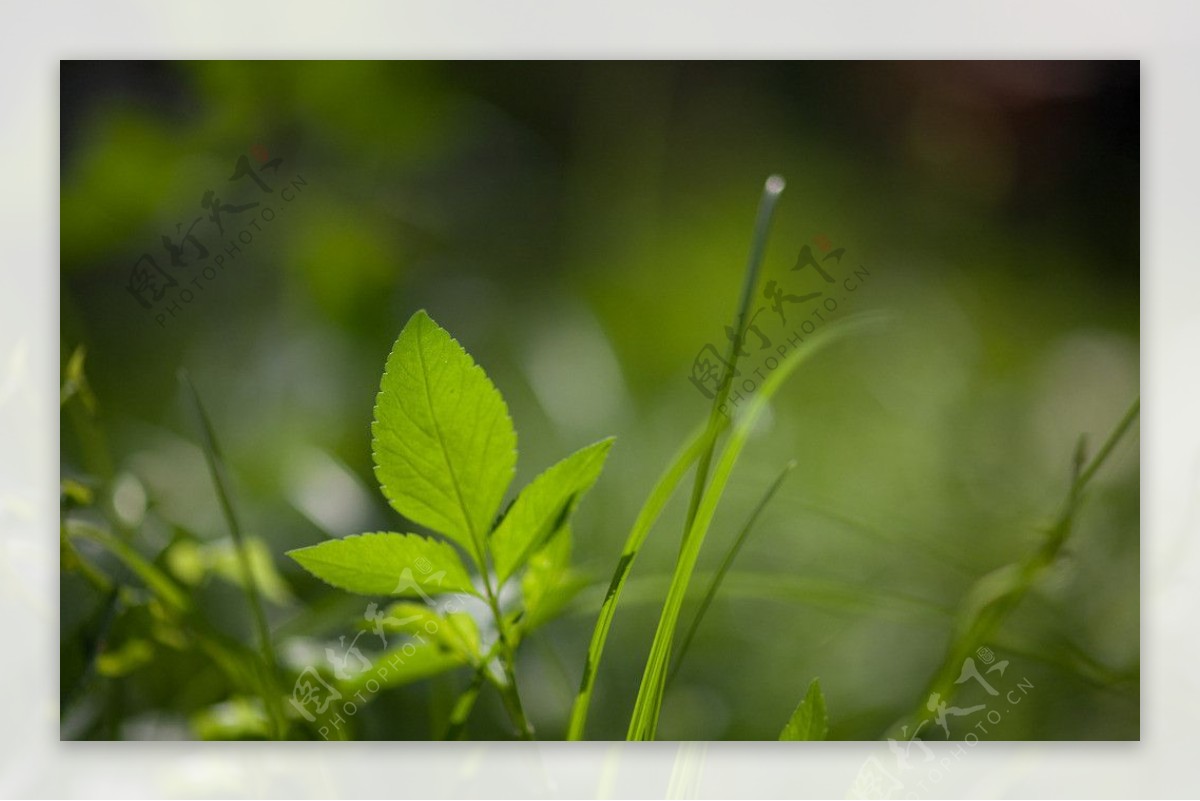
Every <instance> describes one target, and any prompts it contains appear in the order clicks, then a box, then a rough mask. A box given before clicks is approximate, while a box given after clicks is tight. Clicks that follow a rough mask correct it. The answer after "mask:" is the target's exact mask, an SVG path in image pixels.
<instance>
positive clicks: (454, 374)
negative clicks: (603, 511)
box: [288, 311, 612, 736]
mask: <svg viewBox="0 0 1200 801" xmlns="http://www.w3.org/2000/svg"><path fill="white" fill-rule="evenodd" d="M372 435H373V443H372V444H373V448H372V450H373V453H374V459H375V473H376V477H377V478H378V480H379V484H380V487H381V489H382V491H383V494H384V496H385V497H386V498H387V500H388V502H389V503H390V504H391V506H392V507H393V508H394V509H395V510H396V511H397V512H399V513H400V514H401V515H403V516H404V517H405V518H407V519H408V520H411V521H413V522H414V523H417V524H419V525H421V526H423V527H425V528H427V529H430V530H431V531H434V532H437V533H438V534H441V535H442V536H443V537H445V540H437V539H433V538H431V537H427V536H423V535H420V534H413V533H395V532H378V533H368V534H361V535H355V536H349V537H346V538H344V539H339V540H329V541H326V542H323V543H321V544H319V545H314V546H311V547H308V548H300V549H297V550H293V551H289V552H288V555H289V556H291V557H292V558H293V559H295V560H296V561H297V562H298V563H299V564H300V565H301V566H302V567H304V569H305V570H307V571H309V572H310V573H312V574H313V575H314V576H317V577H318V578H320V579H322V580H323V581H326V582H328V583H329V584H331V585H333V586H335V587H339V588H341V589H343V590H347V591H349V592H353V593H358V594H361V595H367V596H380V595H384V596H399V597H419V598H422V599H423V600H424V602H425V603H424V604H422V605H417V604H413V603H412V602H411V601H410V602H402V603H401V604H398V605H396V606H393V607H392V608H390V609H389V610H388V614H387V615H386V617H385V618H384V622H385V623H387V622H388V621H404V622H403V623H391V624H389V625H391V626H392V627H393V628H397V627H398V628H399V629H400V630H402V631H412V630H414V629H413V626H414V624H418V625H420V626H424V627H425V630H427V631H436V632H452V633H454V634H453V635H452V637H451V641H449V642H447V641H446V640H445V639H444V638H441V639H440V641H438V640H437V639H435V640H432V641H430V642H429V644H428V645H425V644H424V643H423V644H422V645H424V646H425V647H427V648H437V649H439V650H440V651H441V652H443V653H450V654H453V658H450V659H444V660H442V661H441V662H439V665H440V666H441V667H442V668H443V669H449V668H451V667H456V666H458V665H461V664H463V663H466V664H469V665H470V666H471V667H472V668H474V669H475V671H476V675H477V682H476V683H473V685H472V689H471V690H468V693H470V695H468V696H467V697H466V698H465V699H463V700H462V702H461V703H460V704H459V705H457V709H456V712H457V713H458V717H459V719H458V720H455V721H452V723H455V724H458V723H461V718H462V717H463V716H465V713H466V712H469V707H470V703H472V702H473V699H474V693H477V687H478V680H483V681H487V682H490V683H491V684H492V685H494V686H495V687H496V689H497V690H499V691H500V693H501V695H502V697H503V698H504V699H505V703H506V705H507V707H508V710H509V713H510V714H511V716H512V718H513V723H514V724H515V725H516V727H517V730H518V732H519V733H521V734H522V735H524V736H530V735H531V734H532V727H531V725H530V724H529V721H528V719H527V718H526V717H525V715H524V711H523V707H522V705H521V702H520V693H519V691H518V688H517V685H516V677H515V670H514V662H515V651H516V648H517V646H518V645H519V643H520V642H521V640H522V639H523V638H524V637H525V636H526V635H527V634H528V633H529V632H530V631H532V630H533V629H535V628H536V627H537V626H539V625H541V624H542V623H544V622H545V621H546V620H547V619H549V618H550V617H551V616H552V615H553V614H554V613H555V612H556V611H558V610H559V609H561V608H562V606H563V605H564V604H565V603H566V602H567V601H569V600H570V598H571V596H572V595H573V594H574V592H575V591H577V590H578V589H579V588H580V586H581V584H580V577H579V576H578V575H577V574H576V573H575V572H574V571H572V569H571V567H570V551H571V528H570V519H571V515H572V514H573V513H574V511H575V509H576V507H577V506H578V504H579V501H580V499H581V498H582V497H583V495H584V494H585V493H586V492H587V491H588V490H589V489H590V488H591V487H592V485H593V484H594V483H595V482H596V480H597V478H598V477H599V475H600V472H601V470H602V469H603V467H604V463H605V459H606V458H607V456H608V452H609V449H610V448H611V446H612V440H611V439H605V440H602V441H600V442H597V443H594V444H592V445H589V446H587V447H585V448H582V449H581V450H579V451H577V452H575V453H573V454H572V455H570V456H568V457H567V458H565V459H563V460H562V461H561V462H559V463H557V464H555V465H554V466H553V467H550V468H549V469H547V470H546V471H545V472H543V473H542V474H541V475H539V476H538V477H537V478H535V479H534V480H533V481H532V482H531V483H530V484H529V485H528V486H527V487H525V488H524V489H523V490H522V491H521V492H520V494H519V495H517V497H516V499H515V500H514V501H513V502H512V504H511V505H510V506H509V507H508V508H507V509H506V510H505V512H504V513H503V514H497V513H498V512H499V510H500V505H501V503H502V502H503V500H504V497H505V494H506V493H507V492H508V490H509V485H510V484H511V482H512V480H513V475H514V472H515V469H516V460H517V450H516V443H517V435H516V431H515V430H514V428H513V423H512V419H511V418H510V416H509V413H508V408H507V406H506V405H505V402H504V399H503V397H502V396H501V395H500V393H499V391H498V390H497V389H496V387H495V386H494V385H493V384H492V382H491V381H490V380H489V379H488V377H487V375H486V374H485V373H484V371H483V370H482V369H481V368H480V367H479V366H478V365H477V364H475V362H474V361H473V360H472V358H471V357H470V356H469V355H468V354H467V352H466V351H465V350H463V348H462V347H461V346H460V345H459V344H458V343H457V342H456V341H455V340H454V339H453V338H452V337H451V336H450V335H449V334H448V333H447V332H446V331H445V330H444V329H442V328H441V327H440V326H438V325H437V324H436V323H435V322H434V321H433V320H432V319H431V318H430V317H429V315H427V314H426V313H425V312H424V311H419V312H417V313H416V314H414V315H413V316H412V318H411V319H410V320H409V321H408V323H407V325H405V327H404V329H403V331H401V333H400V336H399V338H397V340H396V343H395V346H394V347H393V348H392V352H391V355H390V356H389V357H388V360H387V367H386V369H385V371H384V375H383V379H382V382H381V386H380V391H379V395H378V398H377V400H376V404H375V420H374V423H373V425H372ZM464 554H465V556H466V557H467V559H468V560H469V563H470V564H471V565H472V566H473V567H474V571H475V577H472V575H471V573H470V571H469V570H468V568H467V564H466V563H464V561H463V558H462V555H464ZM514 580H516V581H519V584H520V593H519V598H520V600H519V602H517V603H514V604H509V605H504V604H502V603H501V598H502V596H507V594H506V593H504V592H503V591H504V588H505V586H506V585H507V584H508V583H509V582H512V581H514ZM449 593H460V594H465V595H467V596H471V597H474V598H478V599H480V600H481V601H482V602H483V603H484V604H486V607H487V609H488V611H490V613H491V620H490V631H485V632H482V633H481V632H480V631H479V630H478V628H477V621H475V620H474V619H473V618H472V617H471V616H469V615H467V614H465V613H463V612H456V613H454V617H453V618H452V619H451V618H448V617H447V616H445V615H443V614H441V613H439V611H438V609H437V600H436V598H435V596H439V595H446V594H449ZM418 622H419V623H418ZM427 624H428V625H427ZM410 650H411V649H410Z"/></svg>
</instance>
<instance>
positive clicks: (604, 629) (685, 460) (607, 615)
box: [567, 426, 716, 740]
mask: <svg viewBox="0 0 1200 801" xmlns="http://www.w3.org/2000/svg"><path fill="white" fill-rule="evenodd" d="M715 432H716V429H713V428H710V427H708V426H701V427H700V428H699V429H698V430H697V431H696V432H695V433H693V434H692V436H691V437H690V438H689V439H688V441H687V443H686V444H685V445H684V446H683V448H682V449H681V450H680V451H679V453H677V454H676V455H675V457H674V459H673V460H672V461H671V463H670V464H669V465H668V466H667V469H666V470H665V471H663V474H662V475H661V476H660V477H659V479H658V482H657V483H656V484H655V485H654V488H653V489H652V490H650V495H649V497H647V498H646V502H645V503H644V504H643V505H642V508H641V511H639V512H638V516H637V519H636V520H634V521H633V528H631V529H630V531H629V536H628V537H627V538H626V539H625V545H624V547H623V548H622V549H621V558H620V559H619V560H618V561H617V567H616V570H614V571H613V577H612V580H611V581H610V582H609V585H608V592H607V593H605V596H604V601H603V602H602V603H601V604H600V615H599V617H598V618H597V620H596V625H595V627H593V629H592V639H591V642H590V643H589V644H588V653H587V662H585V663H584V666H583V678H582V679H580V681H579V692H578V693H576V695H575V703H574V704H572V705H571V718H570V721H569V723H568V726H567V739H568V740H582V739H583V734H584V729H585V728H586V726H587V716H588V708H589V707H590V706H591V703H592V690H593V689H595V686H596V671H597V669H599V667H600V659H601V657H603V656H604V645H605V643H606V642H608V632H609V630H610V629H612V622H613V617H615V616H616V614H617V602H618V601H620V599H621V591H622V590H623V589H624V588H625V583H626V582H627V581H628V580H629V571H630V570H632V569H633V563H634V561H635V560H636V559H637V557H638V554H639V553H641V550H642V546H643V545H644V544H645V542H646V537H647V536H649V534H650V529H651V528H653V527H654V523H655V521H657V520H658V516H659V515H660V514H662V510H663V509H664V508H665V507H666V505H667V501H669V500H671V496H672V495H673V494H674V493H675V488H676V487H677V486H679V482H680V481H682V480H683V476H684V474H686V473H687V471H688V469H689V468H690V467H691V466H692V465H693V464H695V463H696V460H698V459H699V458H700V454H701V453H702V452H703V451H704V449H705V448H706V447H707V445H708V442H709V440H710V439H711V438H712V437H714V436H716V433H715Z"/></svg>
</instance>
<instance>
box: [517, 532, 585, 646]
mask: <svg viewBox="0 0 1200 801" xmlns="http://www.w3.org/2000/svg"><path fill="white" fill-rule="evenodd" d="M570 560H571V527H570V525H569V524H568V525H564V526H563V527H562V528H561V529H560V530H559V531H558V532H557V533H556V534H554V535H553V536H552V537H551V538H550V542H549V543H547V544H546V546H545V547H544V548H542V549H541V550H540V551H538V552H537V553H535V554H534V555H533V557H532V558H531V559H530V560H529V569H528V570H526V571H525V575H523V576H522V577H521V599H522V605H523V607H524V611H523V614H522V616H521V622H520V631H521V633H522V634H528V633H529V632H532V631H533V630H534V629H536V628H538V627H539V626H542V625H543V624H545V623H547V622H549V621H550V620H551V619H552V618H554V617H555V616H556V615H557V614H558V613H559V612H561V611H562V610H563V609H564V608H566V606H567V604H569V603H570V602H571V600H572V599H573V598H574V597H575V596H576V595H577V594H578V593H579V591H580V590H582V589H583V588H584V587H586V586H587V583H588V582H587V577H586V576H584V575H582V574H581V573H579V572H578V571H576V570H572V569H571V565H570Z"/></svg>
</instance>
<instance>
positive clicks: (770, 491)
mask: <svg viewBox="0 0 1200 801" xmlns="http://www.w3.org/2000/svg"><path fill="white" fill-rule="evenodd" d="M795 467H796V460H795V459H793V460H792V461H790V462H788V463H787V464H786V465H784V468H783V470H781V471H779V475H778V476H777V477H776V478H775V480H774V481H773V482H771V486H770V487H768V488H767V491H766V493H764V494H763V496H762V499H761V500H759V502H758V505H757V506H755V507H754V511H753V512H751V513H750V517H748V518H747V519H746V523H745V524H744V525H743V526H742V530H741V531H740V532H739V533H738V535H737V539H735V540H734V541H733V545H732V546H730V548H729V552H728V553H726V554H725V558H724V559H722V560H721V566H720V567H719V568H717V572H716V574H715V575H714V576H713V578H712V581H711V582H710V583H709V585H708V590H707V591H706V592H705V593H704V597H703V598H702V599H701V600H700V606H699V607H697V608H696V614H695V616H694V617H693V618H692V623H691V625H690V626H688V629H687V633H686V634H684V635H683V641H682V642H681V643H680V645H679V651H678V653H677V654H676V655H675V666H674V667H673V668H671V674H670V675H669V676H667V683H668V684H670V683H671V680H672V679H673V678H675V674H677V673H678V672H679V668H680V666H681V665H683V658H684V656H685V655H686V654H687V652H688V648H689V647H690V646H691V644H692V640H693V639H694V638H695V636H696V631H697V630H698V629H699V628H700V621H702V620H704V615H705V613H706V612H708V607H709V606H710V605H712V602H713V598H715V597H716V596H717V590H719V589H720V588H721V582H722V581H724V580H725V574H726V573H728V572H729V568H730V567H732V566H733V560H734V559H736V558H737V555H738V553H740V552H741V550H742V546H743V545H745V544H746V540H747V539H748V538H749V537H750V532H751V531H752V530H753V529H754V524H755V523H756V522H758V516H759V515H760V514H762V510H763V509H765V508H766V506H767V504H768V503H770V502H771V498H773V497H775V493H776V492H777V491H778V490H779V488H780V487H781V486H782V485H783V480H784V479H785V478H787V474H788V473H790V472H792V470H793V469H795Z"/></svg>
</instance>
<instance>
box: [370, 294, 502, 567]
mask: <svg viewBox="0 0 1200 801" xmlns="http://www.w3.org/2000/svg"><path fill="white" fill-rule="evenodd" d="M371 433H372V437H373V440H372V451H373V452H374V456H375V476H376V478H378V479H379V484H380V488H381V489H382V490H383V494H384V496H385V497H387V499H388V501H389V502H390V503H391V505H392V507H393V508H394V509H395V510H396V511H397V512H399V513H400V514H402V515H404V516H405V517H407V518H409V519H410V520H412V521H414V522H416V523H419V524H421V525H422V526H426V527H428V528H431V529H433V530H435V531H438V532H440V533H442V534H445V535H446V536H447V537H449V538H450V539H452V540H454V542H456V543H458V544H459V545H461V546H462V547H463V548H465V549H466V550H467V551H468V552H469V553H471V554H472V555H473V556H474V558H475V560H476V562H477V563H478V564H480V565H483V564H484V545H485V542H484V538H485V537H486V536H487V533H488V532H489V531H490V530H491V524H492V521H493V520H494V519H495V516H496V510H497V509H498V508H499V506H500V501H501V500H502V499H503V498H504V493H505V492H506V491H507V490H508V485H509V484H510V483H511V482H512V477H513V472H514V470H515V468H516V463H517V451H516V448H517V434H516V432H515V431H514V430H513V424H512V420H511V419H510V418H509V416H508V407H507V406H505V404H504V399H503V398H502V397H501V396H500V393H499V392H498V391H497V390H496V388H495V387H494V386H493V385H492V382H491V381H490V380H488V377H487V375H486V374H484V372H483V370H482V369H481V368H480V367H479V366H478V365H476V364H475V362H474V360H473V359H472V358H471V357H470V356H469V355H468V354H467V352H466V351H465V350H463V349H462V346H461V345H459V344H458V342H456V341H455V340H454V339H453V338H452V337H451V336H450V335H449V334H448V333H447V332H446V331H445V330H444V329H442V328H441V327H440V326H438V324H437V323H435V322H434V321H433V320H432V319H430V317H429V315H428V314H426V313H425V312H424V311H419V312H417V313H416V314H414V315H413V316H412V318H411V319H410V320H409V321H408V324H407V325H405V326H404V330H403V331H401V332H400V336H399V338H397V340H396V344H395V345H394V346H393V347H392V352H391V355H389V356H388V360H387V367H386V368H385V370H384V374H383V380H382V382H381V383H380V388H379V395H378V397H377V398H376V401H375V422H374V423H373V424H372V426H371Z"/></svg>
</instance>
